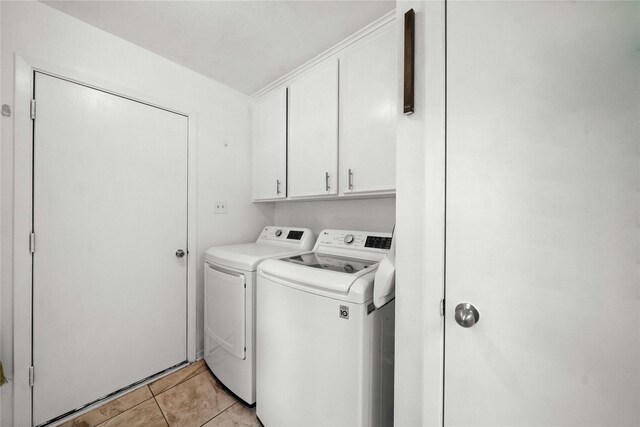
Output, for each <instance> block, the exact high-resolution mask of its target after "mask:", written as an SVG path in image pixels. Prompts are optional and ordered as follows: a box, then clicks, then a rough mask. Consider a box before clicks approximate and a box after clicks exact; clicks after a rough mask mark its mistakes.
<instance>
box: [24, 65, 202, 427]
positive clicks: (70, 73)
mask: <svg viewBox="0 0 640 427" xmlns="http://www.w3.org/2000/svg"><path fill="white" fill-rule="evenodd" d="M14 71H15V95H14V96H15V99H14V189H13V190H14V193H13V194H14V198H13V199H14V202H13V203H14V204H13V214H14V228H13V229H14V234H13V236H14V237H13V271H14V274H13V304H14V308H13V360H14V365H13V371H14V372H13V376H14V383H13V395H14V403H13V405H14V413H13V422H14V424H15V425H19V426H26V425H32V409H31V407H32V394H31V387H30V386H29V367H30V366H31V361H32V318H33V317H32V305H31V303H32V272H31V268H32V257H31V253H30V250H29V234H30V233H31V227H32V208H33V203H32V194H31V193H32V184H33V181H32V176H33V175H32V173H33V170H32V159H33V145H32V141H33V127H32V121H31V110H30V108H31V107H30V100H31V98H32V96H33V79H34V72H35V71H38V72H41V73H44V74H49V75H52V76H55V77H59V78H62V79H65V80H68V81H71V82H75V83H80V84H82V85H84V86H89V87H92V88H94V89H98V90H101V91H104V92H109V93H113V94H115V95H118V96H122V97H125V98H128V99H131V100H134V101H137V102H142V103H144V104H148V105H151V106H155V107H160V108H162V109H165V110H168V111H171V112H174V113H177V114H181V115H183V116H186V117H187V119H188V123H189V128H188V142H187V150H188V157H187V159H188V160H187V161H188V165H187V170H188V178H187V182H188V184H187V198H188V202H187V210H188V215H187V242H188V243H187V251H188V252H187V253H188V254H190V256H188V258H187V358H188V359H189V361H194V360H195V358H196V247H197V246H196V200H195V196H196V176H197V173H196V165H197V163H196V114H195V112H192V111H191V112H190V111H189V110H188V109H186V108H183V109H179V110H177V109H175V107H174V108H171V107H169V104H170V103H169V102H166V101H165V100H156V99H154V98H153V96H148V95H146V94H140V93H138V92H136V91H135V90H133V89H130V88H127V87H123V86H120V85H118V84H116V83H113V82H108V81H104V80H102V79H99V78H96V77H93V76H89V75H86V74H84V73H81V72H78V71H74V70H70V69H67V68H63V67H60V66H57V65H51V64H46V63H43V62H41V61H38V60H35V59H32V58H26V57H22V56H19V55H16V57H15V70H14Z"/></svg>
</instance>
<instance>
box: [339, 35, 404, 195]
mask: <svg viewBox="0 0 640 427" xmlns="http://www.w3.org/2000/svg"><path fill="white" fill-rule="evenodd" d="M395 39H396V38H395V31H394V26H393V25H389V26H388V27H387V28H385V29H384V30H383V31H382V32H381V33H380V34H379V35H376V36H375V37H373V38H371V39H369V40H367V41H366V42H364V43H362V44H360V45H358V46H354V48H353V49H351V50H349V51H348V52H346V53H345V55H344V56H343V57H342V58H341V78H342V79H341V82H340V84H341V88H340V91H341V100H342V123H341V125H342V139H341V142H340V143H341V146H342V150H341V154H342V162H341V171H342V175H341V176H342V177H343V179H342V180H341V189H342V192H343V193H360V192H385V191H393V190H394V189H395V175H396V171H395V153H396V115H397V108H396V106H397V96H396V54H395V53H396V44H395V43H396V41H395Z"/></svg>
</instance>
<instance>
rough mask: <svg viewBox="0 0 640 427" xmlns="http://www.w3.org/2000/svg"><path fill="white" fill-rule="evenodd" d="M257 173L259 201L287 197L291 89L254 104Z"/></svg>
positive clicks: (261, 99) (255, 172)
mask: <svg viewBox="0 0 640 427" xmlns="http://www.w3.org/2000/svg"><path fill="white" fill-rule="evenodd" d="M253 170H254V175H253V197H254V199H255V200H265V199H284V198H285V197H286V196H287V194H286V188H287V182H286V179H287V88H280V89H277V90H275V91H273V92H269V93H267V94H266V95H263V96H262V97H260V98H258V99H256V100H255V102H254V104H253Z"/></svg>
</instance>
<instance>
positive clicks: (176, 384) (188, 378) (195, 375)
mask: <svg viewBox="0 0 640 427" xmlns="http://www.w3.org/2000/svg"><path fill="white" fill-rule="evenodd" d="M0 1H1V0H0ZM201 360H204V359H201ZM198 362H199V360H198V361H195V362H193V363H191V364H189V365H187V366H185V367H184V368H182V369H187V368H188V367H189V366H192V365H195V364H196V363H198ZM203 364H204V367H205V368H206V369H205V370H204V371H202V372H198V373H197V374H196V373H194V374H193V375H191V376H190V377H187V378H185V379H183V380H182V381H180V382H177V383H175V384H174V385H172V386H171V387H169V388H166V389H164V390H162V391H161V392H159V393H158V394H155V393H154V392H153V390H151V387H149V391H151V394H152V395H153V396H154V397H155V396H159V395H161V394H162V393H164V392H165V391H169V390H171V389H172V388H174V387H176V386H178V385H180V384H182V383H184V382H187V381H189V380H190V379H191V378H194V377H197V376H198V375H200V374H202V373H203V372H206V371H208V370H209V366H208V365H207V364H206V363H204V362H203ZM182 369H179V370H177V371H175V372H172V373H170V374H169V375H167V376H166V377H163V378H160V379H158V380H156V381H161V380H163V379H164V378H169V377H170V376H171V375H175V374H177V373H178V372H180V371H181V370H182ZM156 381H154V382H156ZM151 384H153V383H150V384H147V385H148V386H149V385H151Z"/></svg>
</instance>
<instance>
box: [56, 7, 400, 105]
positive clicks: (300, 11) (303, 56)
mask: <svg viewBox="0 0 640 427" xmlns="http://www.w3.org/2000/svg"><path fill="white" fill-rule="evenodd" d="M44 3H46V4H48V5H49V6H51V7H54V8H56V9H58V10H60V11H62V12H64V13H66V14H69V15H71V16H74V17H76V18H78V19H80V20H82V21H84V22H86V23H88V24H90V25H93V26H95V27H98V28H100V29H102V30H105V31H107V32H109V33H111V34H114V35H116V36H118V37H120V38H123V39H125V40H128V41H130V42H132V43H134V44H136V45H138V46H141V47H143V48H145V49H147V50H150V51H152V52H155V53H157V54H158V55H161V56H163V57H165V58H167V59H170V60H171V61H174V62H177V63H178V64H181V65H183V66H185V67H187V68H190V69H192V70H194V71H196V72H198V73H200V74H203V75H205V76H207V77H210V78H212V79H214V80H217V81H219V82H221V83H223V84H225V85H227V86H230V87H232V88H234V89H237V90H239V91H241V92H244V93H246V94H253V93H255V92H257V91H258V90H259V89H261V88H263V87H264V86H266V85H267V84H269V83H271V82H272V81H274V80H276V79H277V78H279V77H281V76H283V75H284V74H286V73H288V72H289V71H291V70H293V69H295V68H296V67H298V66H299V65H302V64H303V63H305V62H306V61H308V60H309V59H311V58H313V57H314V56H316V55H318V54H320V53H322V52H323V51H325V50H326V49H328V48H330V47H331V46H333V45H335V44H336V43H338V42H339V41H341V40H343V39H345V38H346V37H348V36H349V35H351V34H353V33H354V32H356V31H357V30H359V29H361V28H363V27H365V26H366V25H367V24H369V23H370V22H372V21H374V20H375V19H377V18H379V17H381V16H382V15H384V14H385V13H387V12H389V11H390V10H393V8H394V7H395V1H394V0H393V1H389V0H377V1H366V0H362V1H333V0H327V1H321V0H317V1H273V0H272V1H268V0H263V1H237V0H236V1H139V0H138V1H44Z"/></svg>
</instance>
